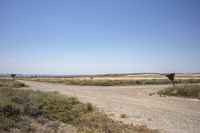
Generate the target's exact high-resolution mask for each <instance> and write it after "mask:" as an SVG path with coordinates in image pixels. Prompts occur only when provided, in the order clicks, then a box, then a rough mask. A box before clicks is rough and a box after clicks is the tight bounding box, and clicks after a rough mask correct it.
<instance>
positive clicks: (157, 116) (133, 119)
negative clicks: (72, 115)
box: [21, 81, 200, 133]
mask: <svg viewBox="0 0 200 133" xmlns="http://www.w3.org/2000/svg"><path fill="white" fill-rule="evenodd" d="M21 82H23V83H25V84H27V85H29V87H27V88H25V89H33V90H40V91H58V92H61V93H62V94H67V95H71V96H76V97H78V98H79V99H80V100H82V101H83V102H91V103H92V104H93V105H95V106H97V107H99V108H101V109H103V110H105V112H106V113H107V114H109V116H110V117H112V118H114V119H116V120H121V121H123V122H125V123H133V124H141V125H144V124H145V125H147V126H148V127H149V128H153V129H160V130H161V131H162V132H169V133H200V100H195V99H185V98H176V97H159V96H155V95H154V96H149V93H153V92H157V91H158V90H160V89H162V88H165V87H167V86H168V85H148V86H128V87H92V86H91V87H86V86H85V87H81V86H67V85H62V84H54V83H42V82H33V81H21ZM121 114H126V115H127V116H128V117H127V118H124V119H122V118H120V115H121Z"/></svg>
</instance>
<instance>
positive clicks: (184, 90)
mask: <svg viewBox="0 0 200 133" xmlns="http://www.w3.org/2000/svg"><path fill="white" fill-rule="evenodd" d="M158 94H159V95H167V96H177V97H186V98H197V99H199V100H200V86H199V85H185V86H177V87H170V88H166V89H164V90H161V91H159V92H158Z"/></svg>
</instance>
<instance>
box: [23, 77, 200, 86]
mask: <svg viewBox="0 0 200 133" xmlns="http://www.w3.org/2000/svg"><path fill="white" fill-rule="evenodd" d="M24 79H25V80H32V81H40V82H51V83H63V84H66V85H79V86H130V85H155V84H171V81H170V80H168V79H167V78H166V79H146V78H144V79H142V78H141V77H140V79H117V80H116V79H112V78H111V79H103V78H102V79H95V78H94V79H81V78H24ZM175 83H176V84H192V83H200V79H195V78H194V79H192V78H191V79H189V78H188V79H176V81H175Z"/></svg>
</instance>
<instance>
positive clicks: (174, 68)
mask: <svg viewBox="0 0 200 133" xmlns="http://www.w3.org/2000/svg"><path fill="white" fill-rule="evenodd" d="M135 72H136V73H139V72H161V73H165V72H200V0H0V73H21V74H98V73H135Z"/></svg>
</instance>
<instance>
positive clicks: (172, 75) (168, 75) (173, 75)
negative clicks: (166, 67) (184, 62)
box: [166, 73, 175, 87]
mask: <svg viewBox="0 0 200 133" xmlns="http://www.w3.org/2000/svg"><path fill="white" fill-rule="evenodd" d="M166 76H167V77H168V79H169V80H171V81H172V83H173V86H174V87H175V82H174V80H175V73H171V74H167V75H166Z"/></svg>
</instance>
